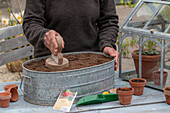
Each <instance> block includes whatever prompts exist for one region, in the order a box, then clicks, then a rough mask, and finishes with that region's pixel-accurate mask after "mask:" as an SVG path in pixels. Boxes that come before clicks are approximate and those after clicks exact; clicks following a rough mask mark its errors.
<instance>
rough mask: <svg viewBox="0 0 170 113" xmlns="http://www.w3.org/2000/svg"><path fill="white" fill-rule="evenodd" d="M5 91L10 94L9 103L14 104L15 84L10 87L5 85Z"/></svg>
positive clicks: (16, 98)
mask: <svg viewBox="0 0 170 113" xmlns="http://www.w3.org/2000/svg"><path fill="white" fill-rule="evenodd" d="M4 89H5V91H8V92H10V93H11V99H10V101H11V102H16V101H17V100H18V91H17V89H18V86H17V85H15V84H10V85H6V86H4Z"/></svg>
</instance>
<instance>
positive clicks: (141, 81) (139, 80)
mask: <svg viewBox="0 0 170 113" xmlns="http://www.w3.org/2000/svg"><path fill="white" fill-rule="evenodd" d="M132 82H145V81H143V80H132Z"/></svg>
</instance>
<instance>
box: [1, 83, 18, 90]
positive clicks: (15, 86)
mask: <svg viewBox="0 0 170 113" xmlns="http://www.w3.org/2000/svg"><path fill="white" fill-rule="evenodd" d="M11 87H12V88H15V89H16V90H18V86H17V85H16V84H9V85H5V86H4V90H5V91H7V90H8V89H9V88H11Z"/></svg>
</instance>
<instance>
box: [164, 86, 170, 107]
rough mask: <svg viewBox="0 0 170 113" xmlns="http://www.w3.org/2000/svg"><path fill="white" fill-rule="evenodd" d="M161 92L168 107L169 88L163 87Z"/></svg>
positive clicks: (169, 102) (169, 100) (169, 98)
mask: <svg viewBox="0 0 170 113" xmlns="http://www.w3.org/2000/svg"><path fill="white" fill-rule="evenodd" d="M163 91H164V95H165V98H166V103H167V104H169V105H170V87H165V88H164V90H163Z"/></svg>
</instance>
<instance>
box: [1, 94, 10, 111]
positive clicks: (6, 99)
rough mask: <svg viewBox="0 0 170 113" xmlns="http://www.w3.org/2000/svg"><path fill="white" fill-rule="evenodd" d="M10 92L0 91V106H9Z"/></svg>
mask: <svg viewBox="0 0 170 113" xmlns="http://www.w3.org/2000/svg"><path fill="white" fill-rule="evenodd" d="M10 98H11V94H10V93H9V92H3V93H0V107H2V108H6V107H8V106H9V101H10Z"/></svg>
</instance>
